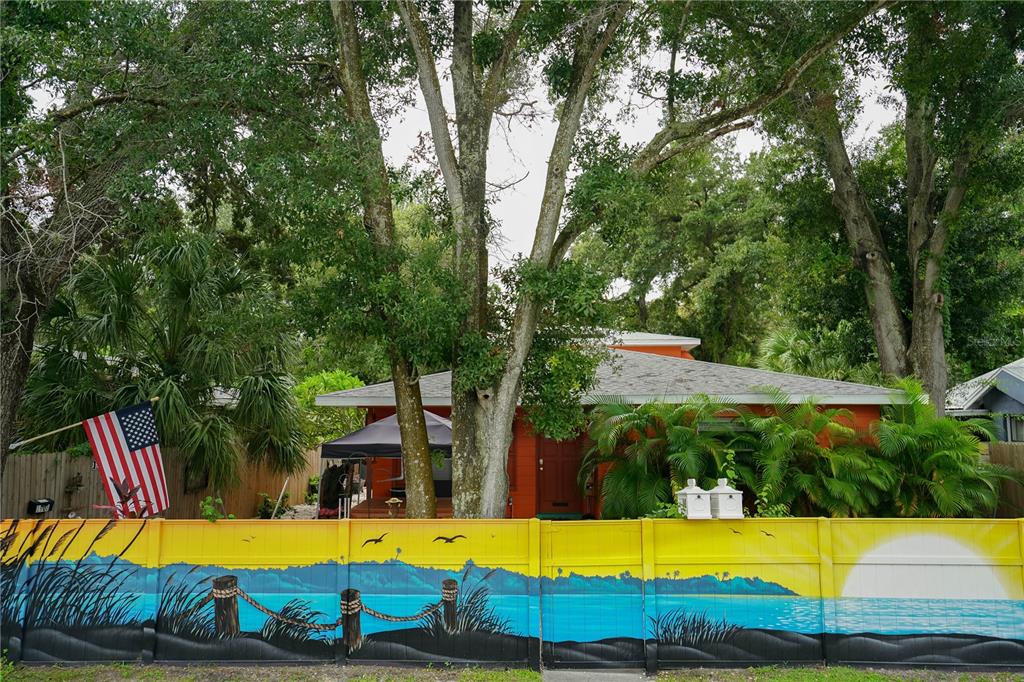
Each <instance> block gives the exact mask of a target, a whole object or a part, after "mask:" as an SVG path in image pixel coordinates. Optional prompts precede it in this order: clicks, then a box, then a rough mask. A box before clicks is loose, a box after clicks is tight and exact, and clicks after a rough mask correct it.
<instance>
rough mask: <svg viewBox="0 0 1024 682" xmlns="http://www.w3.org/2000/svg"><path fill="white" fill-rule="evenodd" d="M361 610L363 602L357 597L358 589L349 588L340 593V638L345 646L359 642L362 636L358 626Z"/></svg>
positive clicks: (352, 645) (349, 646)
mask: <svg viewBox="0 0 1024 682" xmlns="http://www.w3.org/2000/svg"><path fill="white" fill-rule="evenodd" d="M362 610H363V604H362V602H361V601H360V599H359V590H353V589H351V588H349V589H347V590H343V591H342V593H341V615H342V621H341V640H342V642H343V643H344V644H345V646H346V647H348V648H350V649H351V648H352V647H355V646H356V645H357V644H359V639H360V638H361V637H362V636H363V633H362V630H361V628H360V626H359V612H360V611H362Z"/></svg>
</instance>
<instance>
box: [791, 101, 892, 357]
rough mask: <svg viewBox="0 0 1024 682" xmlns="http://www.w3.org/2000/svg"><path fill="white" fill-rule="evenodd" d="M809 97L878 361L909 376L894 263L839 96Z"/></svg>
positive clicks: (806, 105) (807, 116)
mask: <svg viewBox="0 0 1024 682" xmlns="http://www.w3.org/2000/svg"><path fill="white" fill-rule="evenodd" d="M808 99H809V100H810V101H807V100H805V101H804V102H803V103H802V107H801V111H802V114H803V118H804V121H805V123H806V124H807V125H808V128H809V129H810V130H811V131H813V133H814V135H815V136H816V137H817V139H818V142H819V143H820V145H821V147H822V151H823V152H824V157H825V162H826V165H827V166H828V170H829V175H830V176H831V177H832V182H833V184H834V189H833V191H832V203H833V205H835V207H836V210H838V211H839V214H840V216H841V217H842V220H843V226H844V228H845V231H846V239H847V241H848V242H849V244H850V249H851V251H852V255H853V260H854V263H855V264H856V265H857V267H858V268H859V269H860V270H861V271H862V272H863V273H864V274H865V275H866V281H865V282H864V292H865V294H866V296H867V301H868V316H869V317H870V318H871V325H872V328H873V329H874V333H875V343H876V346H877V348H878V361H879V364H880V365H881V367H882V372H883V373H885V374H889V375H892V376H897V377H904V376H907V374H909V372H910V362H909V358H908V354H907V332H906V325H905V321H904V318H903V313H902V311H901V309H900V303H899V299H898V298H897V296H896V293H895V291H894V282H893V269H892V262H891V260H890V258H889V253H888V251H887V249H886V248H885V242H884V240H883V238H882V233H881V231H880V230H879V228H878V223H877V222H876V221H875V215H874V213H873V212H872V210H871V207H870V205H869V204H868V200H867V196H866V195H865V194H864V191H863V189H862V188H861V186H860V183H859V182H858V181H857V178H856V176H855V175H854V171H853V164H852V163H851V162H850V156H849V154H848V153H847V150H846V142H845V141H844V140H843V130H842V126H841V124H840V122H839V112H838V110H837V109H836V99H835V96H834V95H833V94H832V93H816V92H815V93H811V94H810V95H809V98H808Z"/></svg>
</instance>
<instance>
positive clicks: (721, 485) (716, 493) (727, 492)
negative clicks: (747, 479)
mask: <svg viewBox="0 0 1024 682" xmlns="http://www.w3.org/2000/svg"><path fill="white" fill-rule="evenodd" d="M710 492H711V514H712V516H714V517H715V518H716V519H742V518H743V493H741V492H740V491H739V490H736V489H735V488H733V487H732V486H730V485H729V479H727V478H720V479H718V485H716V486H715V487H714V488H712V489H711V491H710Z"/></svg>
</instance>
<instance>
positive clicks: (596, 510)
mask: <svg viewBox="0 0 1024 682" xmlns="http://www.w3.org/2000/svg"><path fill="white" fill-rule="evenodd" d="M677 350H678V349H677ZM748 407H749V409H750V410H751V411H753V412H757V413H760V414H765V413H766V412H767V411H768V408H767V407H766V406H765V405H749V406H748ZM829 407H838V408H840V409H844V410H848V411H849V412H850V413H851V414H852V415H853V423H852V426H853V427H854V429H856V430H857V431H860V432H862V433H867V432H868V431H869V429H870V427H871V425H872V424H873V423H874V422H876V421H878V420H879V419H880V418H881V407H879V406H878V405H835V406H829ZM425 409H427V410H428V411H429V412H433V413H434V414H437V415H440V416H442V417H449V416H451V408H449V407H429V408H425ZM394 413H395V408H393V407H371V408H368V410H367V418H366V421H367V423H370V422H374V421H377V420H378V419H383V418H384V417H389V416H391V415H392V414H394ZM539 438H540V437H539V436H537V435H536V434H534V433H533V430H532V428H531V427H530V424H529V421H528V420H527V419H526V415H525V413H524V412H523V411H522V410H521V409H517V410H516V418H515V421H514V422H513V425H512V446H511V448H509V456H508V474H509V499H510V500H511V502H512V504H511V505H510V506H509V510H508V516H509V517H510V518H517V519H525V518H532V517H533V516H535V515H536V514H537V483H538V481H537V445H538V440H539ZM367 466H368V467H369V468H370V471H371V475H372V478H371V479H370V480H371V486H372V488H373V496H374V497H375V498H380V497H384V498H387V497H390V496H391V491H390V489H391V488H392V487H397V486H398V484H399V482H398V481H386V480H384V479H388V478H392V477H395V476H398V475H399V473H400V472H401V461H400V460H398V459H384V458H371V459H368V460H367ZM609 467H610V465H603V466H601V467H600V468H599V469H598V473H597V478H598V481H597V485H596V486H595V490H596V491H597V492H598V493H599V491H600V489H601V488H600V485H601V480H602V479H603V478H604V476H605V474H606V473H607V471H608V468H609ZM599 499H600V498H599V496H598V495H597V494H595V495H594V496H587V497H584V500H583V509H582V511H583V513H584V514H595V515H598V516H599V515H600V503H599Z"/></svg>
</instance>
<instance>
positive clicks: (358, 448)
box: [319, 410, 452, 517]
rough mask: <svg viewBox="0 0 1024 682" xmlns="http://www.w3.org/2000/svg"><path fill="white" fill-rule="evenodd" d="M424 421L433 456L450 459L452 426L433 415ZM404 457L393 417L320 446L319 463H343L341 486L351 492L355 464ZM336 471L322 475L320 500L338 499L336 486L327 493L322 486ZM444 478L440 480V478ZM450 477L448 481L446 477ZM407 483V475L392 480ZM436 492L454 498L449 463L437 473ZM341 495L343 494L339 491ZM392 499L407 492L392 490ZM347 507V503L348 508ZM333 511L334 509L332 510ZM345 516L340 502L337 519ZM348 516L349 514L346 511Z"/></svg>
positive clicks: (428, 414)
mask: <svg viewBox="0 0 1024 682" xmlns="http://www.w3.org/2000/svg"><path fill="white" fill-rule="evenodd" d="M423 419H424V421H425V422H426V423H427V442H428V443H429V446H430V450H431V451H434V452H442V453H444V454H445V455H446V457H450V456H451V452H452V423H451V421H450V420H448V419H445V418H444V417H439V416H438V415H436V414H434V413H433V412H427V411H426V410H424V411H423ZM401 456H402V436H401V433H400V431H399V428H398V416H397V415H392V416H390V417H385V418H384V419H381V420H379V421H375V422H373V423H371V424H367V425H366V426H364V427H363V428H361V429H359V430H358V431H355V432H353V433H350V434H348V435H347V436H342V437H341V438H337V439H335V440H332V441H328V442H326V443H323V444H321V446H320V459H321V461H323V460H328V461H330V460H340V461H343V462H345V463H346V465H345V466H344V467H343V468H344V469H347V470H348V473H347V474H343V477H342V481H343V482H341V485H342V487H343V488H344V489H346V490H348V491H351V488H350V487H349V486H348V485H347V482H348V481H351V480H352V477H353V476H355V471H354V470H353V469H352V466H355V464H356V463H360V462H362V461H363V460H365V459H366V458H368V457H380V458H390V459H399V458H401ZM331 469H335V470H337V467H333V466H332V467H329V468H328V471H327V472H324V471H321V477H320V495H319V497H321V499H331V500H333V499H335V493H334V489H335V486H334V485H331V484H328V485H330V487H331V490H330V491H325V490H324V488H323V486H324V483H325V479H326V478H329V477H328V476H327V475H326V474H327V473H328V472H329V471H330V470H331ZM366 474H367V477H368V478H369V474H370V471H369V469H367V471H366ZM439 474H440V475H441V478H439V476H438V475H439ZM445 474H447V480H446V479H445V478H443V476H444V475H445ZM402 479H404V472H403V474H400V475H399V476H396V477H395V478H392V479H386V480H393V481H399V480H402ZM434 490H435V492H436V493H437V495H438V497H451V465H450V462H447V461H446V463H445V467H443V468H442V471H440V472H435V480H434ZM371 491H372V481H370V480H367V481H366V492H367V500H368V499H369V497H370V496H371ZM339 492H340V491H339ZM391 493H392V496H402V497H404V495H405V489H404V488H392V489H391ZM350 494H351V492H344V493H341V495H339V497H345V498H347V497H349V495H350ZM347 504H348V503H347V502H346V505H347ZM332 508H333V507H332ZM342 513H343V511H342V505H341V504H340V500H339V507H338V515H339V517H340V516H341V514H342ZM344 513H346V515H347V514H348V512H347V511H345V512H344ZM367 513H369V507H367Z"/></svg>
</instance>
